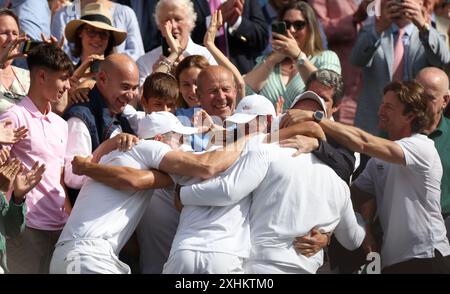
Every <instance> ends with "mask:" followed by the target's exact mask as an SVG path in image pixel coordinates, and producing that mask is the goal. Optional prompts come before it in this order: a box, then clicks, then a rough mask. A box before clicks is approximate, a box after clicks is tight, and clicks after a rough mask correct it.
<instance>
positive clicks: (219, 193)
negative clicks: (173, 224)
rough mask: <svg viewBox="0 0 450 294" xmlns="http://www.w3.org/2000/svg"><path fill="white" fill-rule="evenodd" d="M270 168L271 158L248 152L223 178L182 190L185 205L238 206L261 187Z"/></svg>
mask: <svg viewBox="0 0 450 294" xmlns="http://www.w3.org/2000/svg"><path fill="white" fill-rule="evenodd" d="M269 164H270V162H269V159H268V154H267V153H266V152H264V151H263V150H261V151H251V152H248V153H247V154H246V155H244V156H242V157H241V158H240V159H239V160H238V161H237V162H236V164H234V165H233V167H232V168H230V169H229V170H227V171H226V172H225V173H223V174H221V175H220V176H218V177H215V178H213V179H210V180H208V181H205V182H202V183H198V184H194V185H191V186H185V187H182V188H181V191H180V200H181V203H182V204H183V205H195V206H227V205H231V204H234V203H237V202H239V201H240V200H241V199H243V198H244V197H246V196H247V195H249V194H250V193H251V192H252V191H253V190H254V189H256V188H257V187H258V186H259V185H260V183H261V182H262V181H263V180H264V177H265V176H266V173H267V169H268V168H269ZM249 179H251V181H249Z"/></svg>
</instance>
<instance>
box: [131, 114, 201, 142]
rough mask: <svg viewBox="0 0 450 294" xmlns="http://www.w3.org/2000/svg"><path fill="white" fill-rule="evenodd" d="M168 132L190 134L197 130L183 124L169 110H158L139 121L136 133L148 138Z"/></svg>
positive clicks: (140, 136)
mask: <svg viewBox="0 0 450 294" xmlns="http://www.w3.org/2000/svg"><path fill="white" fill-rule="evenodd" d="M168 132H175V133H178V134H182V135H192V134H194V133H196V132H197V129H196V128H191V127H185V126H183V125H182V124H181V122H180V121H179V120H178V118H177V117H176V116H175V115H173V114H172V113H171V112H167V111H158V112H152V113H151V114H147V115H146V116H145V117H144V118H143V119H141V120H140V121H139V126H138V131H137V135H138V137H139V138H140V139H150V138H153V137H154V136H156V135H163V134H165V133H168Z"/></svg>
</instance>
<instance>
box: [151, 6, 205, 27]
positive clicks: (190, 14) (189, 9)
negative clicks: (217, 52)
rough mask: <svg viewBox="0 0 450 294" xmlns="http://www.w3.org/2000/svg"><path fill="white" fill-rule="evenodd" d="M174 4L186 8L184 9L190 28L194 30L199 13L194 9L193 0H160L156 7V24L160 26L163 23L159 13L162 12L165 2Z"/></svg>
mask: <svg viewBox="0 0 450 294" xmlns="http://www.w3.org/2000/svg"><path fill="white" fill-rule="evenodd" d="M169 3H171V4H174V5H175V6H178V7H182V8H184V9H183V11H184V12H185V14H186V20H187V23H188V26H189V30H190V31H192V30H193V29H194V27H195V21H196V20H197V13H195V10H194V4H193V3H192V1H191V0H160V1H159V2H158V4H156V7H155V13H154V14H153V16H154V17H155V21H156V24H157V25H158V26H159V27H160V26H161V25H162V24H160V23H159V15H160V13H161V7H162V6H163V4H169Z"/></svg>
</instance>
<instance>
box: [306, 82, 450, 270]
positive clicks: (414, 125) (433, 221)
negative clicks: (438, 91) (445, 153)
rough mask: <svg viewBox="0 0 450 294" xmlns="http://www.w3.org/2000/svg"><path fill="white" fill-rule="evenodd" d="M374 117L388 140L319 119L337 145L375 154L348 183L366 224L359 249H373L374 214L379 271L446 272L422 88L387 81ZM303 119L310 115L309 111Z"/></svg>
mask: <svg viewBox="0 0 450 294" xmlns="http://www.w3.org/2000/svg"><path fill="white" fill-rule="evenodd" d="M378 115H379V117H380V120H379V128H380V129H383V130H385V131H387V133H388V136H389V140H385V139H382V138H379V137H376V136H373V135H371V134H368V133H367V132H364V131H362V130H360V129H358V128H355V127H351V126H346V125H343V124H340V123H337V122H333V121H331V120H329V119H322V120H320V122H319V124H320V126H321V127H322V129H323V130H324V131H325V133H326V134H327V136H331V137H333V138H334V139H335V140H336V141H337V142H338V143H339V144H342V145H343V146H346V147H347V148H349V149H351V150H353V151H357V152H361V153H365V154H367V155H369V156H372V157H374V158H372V159H371V160H370V161H369V162H368V163H367V166H366V168H365V170H364V171H363V173H362V174H361V175H360V176H359V177H358V178H357V179H356V181H355V182H354V184H353V186H352V197H353V200H354V203H356V207H355V208H356V209H357V210H361V213H362V215H363V218H364V220H365V222H366V231H367V237H366V240H365V242H364V244H363V248H364V249H365V251H366V253H368V252H372V251H377V244H376V243H375V242H374V241H373V240H374V239H373V238H372V233H371V230H372V223H373V219H374V216H375V214H377V215H378V217H379V220H380V224H381V227H382V229H383V238H382V245H381V263H382V268H383V269H382V271H383V273H450V245H449V243H448V240H447V238H446V229H445V225H444V220H443V218H442V215H441V206H440V184H441V177H442V166H441V161H440V158H439V154H438V153H437V151H436V148H435V147H434V144H433V141H432V140H430V139H428V138H427V137H426V136H425V135H422V134H420V133H421V132H422V131H423V130H424V129H426V128H427V127H428V126H429V123H430V117H429V116H430V112H429V111H428V109H427V100H426V96H425V95H424V89H423V87H422V86H420V85H419V84H418V83H416V82H411V81H408V82H392V83H390V84H388V85H387V86H386V88H385V89H384V97H383V102H382V104H381V106H380V109H379V111H378ZM304 117H305V118H308V117H310V119H313V113H312V112H309V113H307V112H305V113H304ZM362 208H363V209H362Z"/></svg>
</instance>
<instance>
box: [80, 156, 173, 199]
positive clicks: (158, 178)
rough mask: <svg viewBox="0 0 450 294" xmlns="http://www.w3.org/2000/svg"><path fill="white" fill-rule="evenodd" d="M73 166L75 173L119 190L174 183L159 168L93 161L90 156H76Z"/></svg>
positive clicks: (154, 187)
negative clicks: (146, 168)
mask: <svg viewBox="0 0 450 294" xmlns="http://www.w3.org/2000/svg"><path fill="white" fill-rule="evenodd" d="M72 168H73V173H74V174H77V175H85V176H88V177H90V178H93V179H94V180H96V181H99V182H100V183H103V184H105V185H108V186H110V187H113V188H114V189H118V190H132V191H136V190H145V189H158V188H165V187H167V186H169V185H171V184H172V183H173V182H172V179H171V178H170V177H169V176H168V175H166V174H164V173H162V172H159V171H157V170H140V169H135V168H131V167H125V166H111V165H104V164H99V163H93V162H91V157H90V156H89V157H81V156H75V157H74V159H73V161H72Z"/></svg>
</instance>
